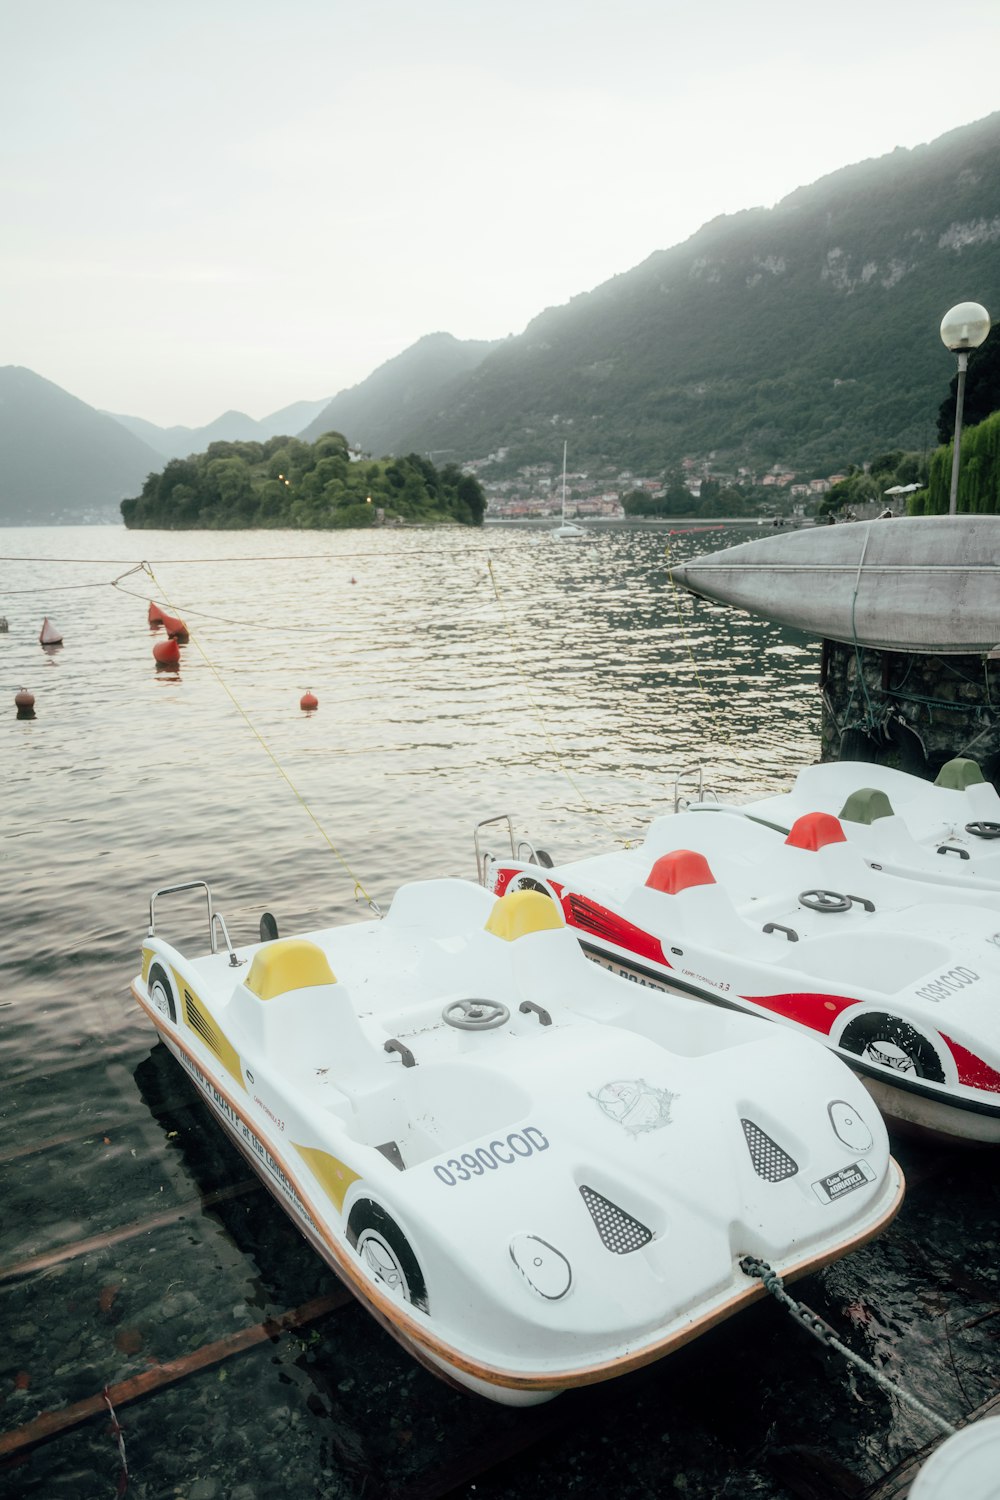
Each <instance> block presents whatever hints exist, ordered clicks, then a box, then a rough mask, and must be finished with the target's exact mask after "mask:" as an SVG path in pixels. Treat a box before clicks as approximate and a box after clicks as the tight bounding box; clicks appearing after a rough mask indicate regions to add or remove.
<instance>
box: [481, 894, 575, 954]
mask: <svg viewBox="0 0 1000 1500" xmlns="http://www.w3.org/2000/svg"><path fill="white" fill-rule="evenodd" d="M563 926H565V923H564V922H563V919H562V913H561V912H560V910H559V908H558V907H557V906H556V903H555V902H554V901H553V900H552V899H551V897H550V896H545V895H543V894H542V892H541V891H509V892H508V893H507V895H506V896H501V897H499V899H498V900H497V901H496V903H495V905H494V907H493V910H492V911H491V912H490V919H489V921H488V922H487V923H486V931H487V932H492V933H493V935H494V937H499V938H503V940H504V941H505V942H507V943H512V942H514V940H515V938H519V937H524V936H525V934H526V933H528V932H545V931H546V930H547V929H548V928H550V927H563Z"/></svg>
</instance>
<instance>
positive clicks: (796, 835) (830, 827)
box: [785, 812, 847, 850]
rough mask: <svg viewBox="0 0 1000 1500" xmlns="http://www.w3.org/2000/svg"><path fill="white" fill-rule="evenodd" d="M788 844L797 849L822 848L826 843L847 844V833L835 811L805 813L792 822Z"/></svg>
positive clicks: (786, 841)
mask: <svg viewBox="0 0 1000 1500" xmlns="http://www.w3.org/2000/svg"><path fill="white" fill-rule="evenodd" d="M785 843H786V844H791V845H792V847H793V848H795V849H812V850H816V849H822V848H823V845H824V844H846V843H847V834H846V833H845V832H844V830H843V828H842V827H841V825H840V819H839V818H835V817H834V816H833V813H825V812H811V813H803V814H802V816H801V818H796V819H795V822H794V823H793V824H792V827H791V832H790V833H789V835H788V837H787V839H786V840H785Z"/></svg>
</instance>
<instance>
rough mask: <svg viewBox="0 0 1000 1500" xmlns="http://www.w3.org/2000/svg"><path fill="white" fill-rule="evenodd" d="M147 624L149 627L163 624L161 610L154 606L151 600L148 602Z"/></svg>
mask: <svg viewBox="0 0 1000 1500" xmlns="http://www.w3.org/2000/svg"><path fill="white" fill-rule="evenodd" d="M149 623H150V625H162V624H163V610H162V609H161V608H160V606H159V605H158V604H154V603H153V601H152V599H150V601H149Z"/></svg>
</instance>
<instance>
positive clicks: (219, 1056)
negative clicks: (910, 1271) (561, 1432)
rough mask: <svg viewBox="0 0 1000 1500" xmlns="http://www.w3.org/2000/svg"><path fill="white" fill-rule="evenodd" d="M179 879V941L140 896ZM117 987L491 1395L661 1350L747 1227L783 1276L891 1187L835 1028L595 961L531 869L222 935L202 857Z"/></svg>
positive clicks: (419, 1331) (247, 1147) (524, 1394)
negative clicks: (780, 1021)
mask: <svg viewBox="0 0 1000 1500" xmlns="http://www.w3.org/2000/svg"><path fill="white" fill-rule="evenodd" d="M195 890H197V891H200V892H202V893H203V895H204V897H205V900H206V902H207V908H208V925H209V932H210V935H211V948H212V951H211V952H208V953H205V954H203V955H202V956H200V957H196V958H189V957H186V956H185V955H184V954H182V953H181V952H179V951H178V950H177V949H176V948H175V947H173V946H172V945H171V944H170V943H168V942H167V941H165V940H164V938H163V937H161V936H160V935H159V933H158V931H157V927H156V918H155V904H156V902H157V901H158V900H161V899H162V897H163V896H165V895H167V894H171V893H173V892H176V891H195ZM262 930H264V931H267V932H272V933H273V931H274V929H273V927H264V928H262ZM220 932H221V935H222V939H223V940H224V941H223V942H221V943H217V941H216V938H217V935H218V934H219V933H220ZM132 989H133V993H134V995H135V998H136V1000H137V1001H138V1003H139V1005H140V1006H141V1007H142V1008H143V1010H144V1011H145V1012H146V1013H147V1014H148V1016H149V1018H150V1020H151V1021H152V1022H153V1023H154V1025H155V1026H156V1027H157V1030H158V1031H159V1033H160V1035H161V1036H162V1038H163V1040H164V1042H165V1043H166V1045H167V1046H168V1047H169V1049H170V1050H171V1052H173V1053H174V1055H175V1056H176V1057H177V1059H178V1060H179V1061H180V1062H181V1064H182V1065H183V1066H184V1068H185V1069H186V1070H187V1071H188V1073H189V1074H190V1075H191V1077H192V1078H193V1079H194V1081H195V1083H196V1084H197V1086H198V1087H199V1089H200V1090H201V1092H202V1093H203V1095H204V1097H205V1099H206V1101H207V1102H208V1104H209V1105H210V1106H211V1108H212V1109H213V1111H214V1112H215V1114H216V1116H217V1117H218V1119H219V1120H220V1121H221V1123H222V1125H223V1127H224V1128H225V1130H226V1131H227V1133H228V1134H229V1136H230V1137H231V1139H232V1140H233V1141H234V1142H235V1144H236V1145H237V1146H238V1147H239V1149H240V1150H241V1151H242V1152H243V1154H244V1156H245V1157H246V1158H247V1159H248V1161H249V1162H250V1163H251V1165H252V1166H253V1167H254V1169H255V1170H256V1171H257V1172H258V1173H259V1175H260V1176H261V1178H262V1179H263V1181H264V1182H265V1183H266V1184H267V1186H268V1187H269V1188H270V1190H271V1191H272V1193H273V1194H274V1196H275V1197H276V1198H277V1199H278V1201H279V1202H280V1203H281V1204H282V1206H283V1207H284V1208H285V1209H286V1211H287V1212H288V1213H289V1215H290V1216H291V1217H292V1219H293V1220H294V1221H295V1223H296V1224H297V1225H298V1227H299V1229H300V1230H301V1231H302V1232H303V1234H304V1235H305V1236H306V1238H307V1239H308V1240H309V1241H310V1243H311V1244H312V1245H313V1246H314V1248H315V1249H316V1250H317V1252H318V1253H319V1254H320V1255H321V1256H322V1257H323V1258H324V1260H325V1261H326V1262H327V1263H328V1264H329V1265H330V1266H331V1267H332V1268H333V1270H334V1271H335V1272H336V1273H337V1275H338V1276H340V1277H341V1278H342V1279H343V1280H344V1281H345V1282H346V1283H347V1285H348V1286H349V1287H350V1289H351V1290H352V1291H353V1292H354V1293H355V1294H356V1295H357V1296H358V1297H359V1298H360V1300H361V1301H362V1302H363V1303H364V1304H365V1306H366V1307H367V1308H368V1309H369V1311H370V1312H371V1313H372V1314H373V1315H374V1316H375V1317H376V1318H377V1319H378V1320H379V1321H380V1322H381V1323H382V1324H383V1325H384V1326H385V1327H386V1328H387V1329H388V1330H389V1331H390V1332H391V1333H392V1334H393V1335H394V1336H395V1337H396V1338H398V1339H399V1340H400V1342H401V1343H403V1344H404V1345H405V1346H406V1347H407V1348H408V1349H409V1350H410V1352H411V1353H412V1354H413V1355H415V1356H416V1358H417V1359H419V1360H420V1361H421V1362H422V1363H423V1364H425V1365H427V1366H428V1367H429V1368H431V1369H432V1370H434V1371H435V1372H436V1373H437V1374H439V1375H442V1376H444V1377H445V1378H446V1379H449V1380H451V1381H452V1382H454V1383H457V1384H458V1385H460V1386H462V1387H465V1388H467V1389H469V1390H472V1391H475V1392H478V1393H480V1394H482V1395H485V1396H488V1397H490V1398H492V1399H493V1400H495V1401H499V1402H504V1403H507V1404H511V1405H530V1404H533V1403H536V1402H539V1401H544V1400H546V1399H548V1398H549V1397H551V1396H553V1395H556V1394H557V1393H558V1392H560V1391H563V1390H565V1389H567V1388H570V1387H574V1386H580V1385H586V1384H591V1383H594V1382H597V1381H601V1380H606V1379H609V1378H611V1377H613V1376H616V1375H620V1374H623V1373H625V1372H627V1371H629V1370H632V1369H635V1368H636V1367H638V1366H641V1365H645V1364H647V1363H650V1362H651V1361H654V1360H657V1359H659V1358H660V1357H662V1356H663V1355H665V1354H668V1353H669V1352H670V1351H671V1350H673V1349H675V1348H677V1347H678V1346H679V1345H681V1344H684V1343H686V1342H688V1341H689V1340H690V1339H692V1338H695V1337H696V1336H697V1335H698V1334H700V1333H702V1332H703V1331H705V1330H706V1329H708V1328H710V1327H711V1326H713V1325H714V1324H716V1323H718V1322H720V1321H721V1320H722V1319H724V1318H726V1317H728V1316H729V1315H730V1314H732V1313H734V1312H736V1311H737V1310H738V1309H739V1308H741V1307H743V1306H744V1305H745V1304H747V1303H749V1302H751V1301H752V1300H754V1299H755V1298H757V1297H758V1296H760V1295H761V1294H762V1287H761V1283H760V1281H759V1280H758V1279H757V1278H756V1277H754V1276H750V1275H747V1274H745V1273H744V1271H743V1270H742V1269H741V1264H740V1263H741V1260H742V1259H743V1258H744V1257H746V1256H753V1257H756V1258H757V1259H759V1260H765V1261H767V1262H769V1263H770V1264H771V1265H772V1266H773V1267H774V1268H775V1269H776V1270H777V1271H779V1272H780V1274H781V1275H782V1276H783V1277H785V1278H790V1277H792V1278H794V1277H795V1276H797V1275H801V1274H803V1273H805V1272H807V1271H809V1270H812V1269H815V1268H816V1267H819V1266H822V1265H824V1264H826V1263H828V1262H830V1261H832V1260H835V1259H836V1258H838V1257H839V1256H842V1255H844V1254H845V1253H846V1252H848V1251H850V1250H851V1249H853V1248H854V1247H856V1246H858V1245H860V1244H863V1243H864V1242H865V1241H867V1240H868V1239H870V1238H872V1237H873V1236H874V1235H876V1234H878V1233H879V1232H880V1231H881V1230H882V1229H884V1228H885V1226H886V1225H887V1224H888V1223H889V1222H890V1220H891V1219H892V1218H893V1216H894V1214H895V1213H896V1210H897V1209H898V1207H899V1204H900V1201H901V1198H902V1192H903V1184H902V1178H901V1175H900V1172H899V1169H898V1167H897V1166H896V1164H895V1162H894V1161H893V1160H892V1158H891V1157H890V1155H889V1149H888V1142H887V1137H886V1132H885V1128H884V1125H883V1122H882V1119H881V1117H880V1115H879V1113H878V1111H877V1109H876V1108H875V1106H874V1105H873V1103H872V1101H871V1099H870V1098H869V1096H868V1095H867V1094H866V1092H865V1091H864V1089H863V1088H862V1087H861V1085H860V1084H859V1083H858V1082H857V1080H856V1079H855V1078H854V1077H853V1075H852V1074H851V1073H850V1071H849V1070H848V1069H847V1068H846V1067H845V1066H844V1064H843V1063H842V1062H840V1060H839V1059H838V1058H836V1057H834V1056H832V1055H831V1054H830V1053H829V1052H828V1051H827V1050H826V1049H825V1048H824V1047H822V1046H820V1045H819V1044H817V1043H816V1042H814V1041H812V1040H811V1039H808V1038H805V1037H801V1036H796V1035H793V1034H792V1033H790V1032H787V1031H784V1030H782V1029H780V1028H778V1027H774V1026H771V1025H769V1024H768V1023H767V1022H763V1021H758V1020H756V1019H753V1018H750V1017H746V1016H742V1015H738V1014H735V1013H727V1012H724V1011H719V1010H716V1009H714V1008H712V1007H709V1006H703V1005H698V1004H697V1003H694V1002H692V1001H691V1000H690V999H686V998H683V997H676V996H666V995H662V994H654V993H652V992H650V991H646V990H644V989H642V988H640V987H639V986H637V985H635V984H633V983H630V982H628V981H627V980H625V979H621V978H619V977H617V976H616V975H613V974H611V973H609V972H608V971H606V970H604V969H602V968H600V967H598V966H597V965H595V964H593V963H590V962H589V961H588V960H587V958H586V957H585V956H584V954H583V953H582V951H581V950H580V947H579V945H578V943H577V941H576V938H575V936H574V934H573V933H572V932H571V931H570V930H569V929H567V928H566V927H565V926H564V924H563V921H562V917H561V916H560V914H559V910H558V908H557V907H556V906H555V905H554V904H553V902H552V901H551V900H549V899H548V898H547V897H545V896H542V895H539V894H538V893H536V892H531V891H527V892H519V893H514V894H512V895H509V896H506V897H504V898H503V899H498V898H497V897H495V896H493V895H491V894H490V893H489V892H487V891H486V890H484V889H482V888H481V887H480V886H478V885H475V884H472V883H467V882H464V881H459V880H439V881H428V882H422V883H418V884H413V885H408V886H404V887H403V888H402V889H401V890H400V891H399V892H398V894H397V896H396V898H395V900H394V901H393V903H392V906H391V908H390V910H389V912H388V914H387V915H386V917H385V918H384V919H383V920H381V921H371V922H362V923H358V924H353V925H346V926H342V927H338V928H331V929H327V930H323V931H319V932H312V933H309V934H308V935H306V936H304V937H296V938H290V939H281V938H277V937H271V938H270V940H268V941H264V942H261V943H259V944H253V945H250V946H247V947H238V948H235V949H234V948H232V947H231V945H230V943H229V938H228V935H227V932H226V926H225V922H224V921H223V919H222V918H221V916H220V915H219V913H217V912H216V911H214V909H213V905H212V898H211V893H210V892H209V890H208V887H207V886H206V885H204V883H203V882H197V883H195V884H194V885H192V886H181V887H171V888H168V890H166V891H161V892H157V893H156V895H155V896H154V898H153V900H152V901H151V902H150V928H149V936H148V937H147V939H146V942H145V944H144V947H143V952H142V970H141V973H140V975H139V976H138V977H137V978H136V979H135V981H134V983H133V985H132Z"/></svg>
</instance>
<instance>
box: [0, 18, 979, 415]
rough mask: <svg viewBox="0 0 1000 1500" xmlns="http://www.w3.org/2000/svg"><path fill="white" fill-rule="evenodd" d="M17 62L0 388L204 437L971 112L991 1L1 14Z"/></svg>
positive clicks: (584, 280) (527, 314)
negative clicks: (18, 381)
mask: <svg viewBox="0 0 1000 1500" xmlns="http://www.w3.org/2000/svg"><path fill="white" fill-rule="evenodd" d="M0 56H2V57H3V64H4V65H3V86H2V89H0V365H3V364H16V365H26V366H28V367H29V368H30V369H32V370H34V371H35V372H36V373H37V374H39V375H43V376H45V377H46V379H49V380H52V381H54V382H55V383H56V384H57V385H60V386H63V387H64V388H65V389H66V390H68V391H70V392H72V394H73V395H75V396H79V397H80V398H81V399H82V400H84V401H86V402H88V403H89V404H90V405H92V406H96V407H100V408H102V409H105V410H109V411H114V412H120V413H127V414H131V415H135V416H141V417H145V418H147V419H148V420H149V421H152V422H156V423H157V424H159V425H161V426H168V425H171V424H174V423H184V424H187V425H191V426H198V425H201V424H204V423H206V422H208V421H210V420H211V419H212V418H213V417H215V416H217V415H219V413H221V412H222V411H224V410H225V409H226V408H229V407H236V408H239V409H241V410H243V411H247V412H249V413H250V415H251V416H254V417H261V416H264V415H266V414H267V413H269V412H271V411H275V410H277V409H278V408H280V407H282V406H286V405H288V404H290V403H291V402H293V401H296V400H300V399H307V400H318V399H320V398H322V397H328V396H333V395H335V394H336V393H337V392H338V391H340V390H342V389H344V388H345V387H347V386H350V385H354V384H356V383H357V382H358V381H360V380H363V379H364V378H365V377H366V376H367V375H369V374H370V373H371V371H372V370H373V369H375V368H376V367H377V366H378V365H380V364H382V363H383V362H384V361H385V360H386V359H389V358H391V357H392V356H393V355H395V354H398V353H400V351H401V350H403V349H405V348H407V347H408V346H409V345H410V344H412V343H414V342H415V340H417V339H418V338H420V336H421V335H422V334H425V333H431V332H435V331H437V330H442V329H443V330H446V331H447V332H449V333H453V334H454V335H455V336H456V337H457V338H501V337H504V336H505V335H507V334H509V333H520V332H521V331H522V329H523V328H524V326H525V325H526V323H527V322H528V321H529V320H530V319H531V318H532V317H533V316H534V315H535V314H536V313H538V312H540V311H541V310H542V309H543V308H545V307H547V306H551V305H553V304H557V303H562V302H566V301H568V300H569V298H570V297H572V296H574V295H576V294H577V293H578V292H583V291H589V290H590V289H591V288H592V287H594V286H597V285H599V284H600V283H601V282H602V281H605V280H607V279H608V278H609V277H611V276H613V275H615V274H617V273H618V272H621V271H626V270H628V269H629V268H630V267H632V266H634V265H637V264H638V263H639V262H640V261H641V260H644V259H645V258H646V256H647V255H649V254H651V253H652V251H654V250H657V249H664V248H667V247H668V246H670V245H674V244H677V243H678V242H680V241H682V240H684V239H686V238H687V237H688V236H689V235H690V234H693V233H694V231H695V230H697V229H698V228H699V226H700V225H701V224H703V223H704V222H705V221H706V220H708V219H711V218H714V217H715V215H717V214H720V213H732V212H735V211H737V210H739V209H742V208H750V207H754V206H756V205H759V204H763V205H770V204H772V203H774V202H776V201H777V200H778V199H779V198H781V197H783V196H784V195H785V194H786V193H788V192H790V191H792V190H793V189H794V188H796V187H798V186H800V185H802V184H803V183H808V182H812V181H815V179H816V178H817V177H820V176H822V175H823V174H825V173H826V172H830V171H834V170H836V169H837V168H838V167H842V166H846V165H848V164H849V163H852V162H856V161H862V160H864V159H866V158H868V157H872V156H880V155H883V154H884V153H885V152H887V151H891V150H892V149H893V148H894V147H895V146H897V145H901V146H914V145H918V144H920V143H922V142H926V141H929V140H933V139H934V138H935V137H936V136H938V135H941V134H942V133H943V132H944V131H946V130H950V129H952V128H953V127H955V126H957V125H963V124H967V123H969V122H970V121H972V120H976V119H981V118H982V117H983V116H984V115H987V114H990V113H991V112H992V111H993V110H994V109H996V108H998V107H1000V82H998V79H1000V73H998V70H997V67H996V59H997V58H998V57H1000V0H950V3H949V4H942V3H941V0H837V3H836V4H832V5H823V6H820V5H811V4H808V3H805V0H758V3H757V4H750V3H748V0H708V3H702V4H700V5H698V4H696V3H693V0H420V3H417V0H0ZM965 59H968V64H966V62H965ZM966 72H967V77H968V81H967V82H966V81H965V75H966ZM995 206H996V205H994V207H995Z"/></svg>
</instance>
